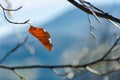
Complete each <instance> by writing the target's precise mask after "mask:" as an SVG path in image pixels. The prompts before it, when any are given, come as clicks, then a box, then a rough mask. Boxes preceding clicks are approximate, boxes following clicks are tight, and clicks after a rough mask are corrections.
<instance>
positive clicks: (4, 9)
mask: <svg viewBox="0 0 120 80" xmlns="http://www.w3.org/2000/svg"><path fill="white" fill-rule="evenodd" d="M0 7H1V8H2V10H3V14H4V18H5V19H6V20H7V21H8V22H9V23H12V24H26V23H28V22H29V21H30V20H26V21H24V22H13V21H10V20H9V19H8V18H7V16H6V14H5V11H17V10H19V9H21V8H22V6H21V7H19V8H17V9H6V8H4V7H3V6H2V5H1V4H0Z"/></svg>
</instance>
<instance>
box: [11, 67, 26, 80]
mask: <svg viewBox="0 0 120 80" xmlns="http://www.w3.org/2000/svg"><path fill="white" fill-rule="evenodd" d="M12 71H13V72H14V73H15V74H16V75H17V76H18V77H19V78H20V79H21V80H26V79H25V78H24V77H23V76H22V75H21V74H20V73H19V72H18V71H16V70H15V69H13V70H12Z"/></svg>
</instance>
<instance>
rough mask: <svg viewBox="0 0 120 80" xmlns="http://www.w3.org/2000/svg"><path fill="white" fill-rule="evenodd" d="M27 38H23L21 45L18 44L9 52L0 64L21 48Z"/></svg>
mask: <svg viewBox="0 0 120 80" xmlns="http://www.w3.org/2000/svg"><path fill="white" fill-rule="evenodd" d="M27 39H28V37H26V38H25V40H24V41H23V42H22V43H18V44H17V45H16V46H15V47H14V48H13V49H12V50H10V51H9V52H8V53H7V54H6V55H5V56H4V57H3V58H2V59H1V60H0V64H1V63H2V62H4V61H5V59H6V58H7V57H8V56H10V55H11V54H12V53H13V52H15V51H16V50H17V49H18V48H19V47H21V46H22V45H23V44H24V43H25V42H26V41H27Z"/></svg>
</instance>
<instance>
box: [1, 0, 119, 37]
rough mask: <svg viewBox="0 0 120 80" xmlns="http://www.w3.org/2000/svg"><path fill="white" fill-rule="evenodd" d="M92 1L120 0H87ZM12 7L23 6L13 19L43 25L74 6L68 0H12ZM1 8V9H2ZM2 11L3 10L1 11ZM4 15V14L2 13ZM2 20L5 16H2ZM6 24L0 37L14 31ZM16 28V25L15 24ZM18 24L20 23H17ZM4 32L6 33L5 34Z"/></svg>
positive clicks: (110, 0) (112, 0) (111, 0)
mask: <svg viewBox="0 0 120 80" xmlns="http://www.w3.org/2000/svg"><path fill="white" fill-rule="evenodd" d="M86 1H89V2H91V3H92V4H94V5H101V4H102V5H103V4H104V5H106V4H113V5H115V4H118V3H120V0H86ZM10 2H11V5H12V8H17V7H20V6H23V8H22V9H21V10H19V11H16V12H13V17H12V20H13V21H24V20H27V19H30V22H31V23H32V24H33V25H36V23H38V22H39V24H41V25H43V24H45V23H47V22H49V21H51V20H52V19H54V18H55V17H57V16H60V15H61V14H64V13H65V12H66V11H68V10H70V9H72V8H74V6H73V5H71V4H70V3H69V2H68V1H67V0H52V1H51V0H10ZM0 3H1V4H3V5H6V4H5V2H4V1H3V0H0ZM0 10H1V9H0ZM0 12H1V11H0ZM1 17H2V15H1ZM0 19H1V20H2V19H3V18H0ZM9 26H13V25H10V24H9V25H8V24H6V21H4V20H3V24H2V25H1V27H0V28H1V29H0V38H2V37H4V36H5V35H8V34H9V32H12V31H13V30H12V28H10V27H9ZM14 26H15V27H14V28H16V25H14ZM17 26H18V25H17ZM3 33H4V35H3Z"/></svg>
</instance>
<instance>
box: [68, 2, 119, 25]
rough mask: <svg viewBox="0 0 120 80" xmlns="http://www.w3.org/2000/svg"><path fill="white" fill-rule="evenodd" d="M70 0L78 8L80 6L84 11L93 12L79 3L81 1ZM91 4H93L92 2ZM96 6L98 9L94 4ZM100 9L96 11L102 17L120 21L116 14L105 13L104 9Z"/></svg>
mask: <svg viewBox="0 0 120 80" xmlns="http://www.w3.org/2000/svg"><path fill="white" fill-rule="evenodd" d="M68 1H69V2H70V3H71V4H73V5H74V6H76V7H77V8H79V9H80V10H82V11H84V12H86V13H88V14H93V13H92V12H91V11H90V10H89V9H88V8H86V7H85V6H83V5H81V4H79V3H78V2H76V1H75V0H68ZM86 3H87V2H86ZM90 5H91V4H90ZM94 8H95V9H97V10H98V8H96V7H95V6H94ZM98 11H100V12H98ZM98 11H94V12H95V14H96V15H97V16H99V17H102V18H105V19H110V20H112V21H114V22H117V23H120V19H119V18H116V17H114V16H112V15H110V14H108V13H103V11H102V10H98ZM101 12H102V13H101Z"/></svg>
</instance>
